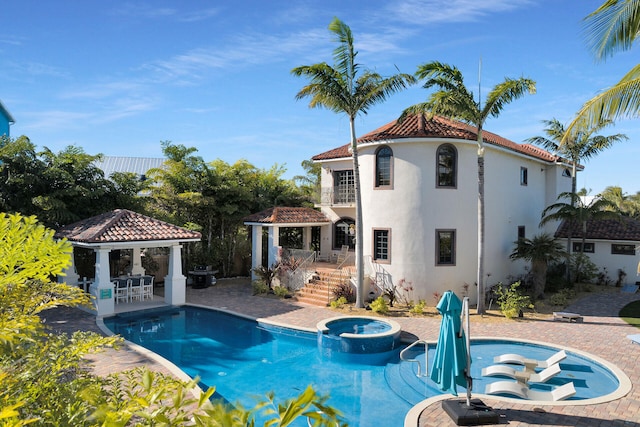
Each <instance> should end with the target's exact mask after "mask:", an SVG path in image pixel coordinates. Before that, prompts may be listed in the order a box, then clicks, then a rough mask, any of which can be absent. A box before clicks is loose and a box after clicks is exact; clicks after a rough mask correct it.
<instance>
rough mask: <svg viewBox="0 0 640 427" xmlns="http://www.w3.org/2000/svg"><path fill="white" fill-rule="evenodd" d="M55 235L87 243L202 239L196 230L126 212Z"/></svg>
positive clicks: (80, 223)
mask: <svg viewBox="0 0 640 427" xmlns="http://www.w3.org/2000/svg"><path fill="white" fill-rule="evenodd" d="M55 236H56V237H57V238H66V239H67V240H70V241H74V242H84V243H116V242H138V241H151V240H193V239H200V238H201V237H202V236H201V234H200V233H198V232H196V231H191V230H187V229H186V228H182V227H178V226H176V225H173V224H169V223H167V222H164V221H160V220H158V219H155V218H151V217H148V216H146V215H142V214H139V213H136V212H132V211H130V210H126V209H116V210H113V211H110V212H105V213H103V214H101V215H97V216H94V217H91V218H87V219H85V220H82V221H78V222H75V223H73V224H69V225H67V226H65V227H62V228H61V229H59V230H58V231H57V232H56V234H55Z"/></svg>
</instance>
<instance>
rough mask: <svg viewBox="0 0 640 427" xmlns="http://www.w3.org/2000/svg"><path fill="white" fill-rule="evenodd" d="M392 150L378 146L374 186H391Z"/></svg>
mask: <svg viewBox="0 0 640 427" xmlns="http://www.w3.org/2000/svg"><path fill="white" fill-rule="evenodd" d="M392 163H393V151H391V148H389V147H386V146H385V147H380V148H378V151H376V181H375V182H376V184H375V185H376V187H391V176H392V166H393V165H392Z"/></svg>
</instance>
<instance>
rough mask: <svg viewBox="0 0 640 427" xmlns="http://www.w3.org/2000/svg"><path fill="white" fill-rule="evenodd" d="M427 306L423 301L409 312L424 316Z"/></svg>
mask: <svg viewBox="0 0 640 427" xmlns="http://www.w3.org/2000/svg"><path fill="white" fill-rule="evenodd" d="M426 305H427V303H426V301H425V300H422V299H421V300H420V301H418V302H417V303H416V304H414V305H413V307H411V309H410V310H409V311H410V312H411V313H413V314H422V313H423V312H424V308H425V307H426Z"/></svg>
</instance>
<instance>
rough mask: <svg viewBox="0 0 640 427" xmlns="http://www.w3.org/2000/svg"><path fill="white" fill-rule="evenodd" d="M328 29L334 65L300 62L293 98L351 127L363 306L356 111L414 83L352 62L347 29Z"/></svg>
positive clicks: (338, 25)
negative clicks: (301, 81)
mask: <svg viewBox="0 0 640 427" xmlns="http://www.w3.org/2000/svg"><path fill="white" fill-rule="evenodd" d="M329 31H331V32H332V33H333V34H334V35H335V41H336V42H338V47H336V48H335V50H334V51H333V60H334V66H333V67H332V66H330V65H328V64H327V63H325V62H321V63H318V64H313V65H303V66H300V67H296V68H294V69H293V70H291V73H292V74H293V75H295V76H302V77H307V78H308V79H309V80H310V81H311V82H310V83H309V84H308V85H307V86H305V87H303V88H302V89H301V90H300V92H298V94H297V95H296V99H302V98H306V97H309V98H311V101H310V102H309V107H310V108H322V107H323V108H327V109H329V110H331V111H333V112H335V113H345V114H346V115H347V116H348V117H349V127H350V130H351V140H350V143H351V157H352V160H353V177H354V190H355V197H356V261H355V262H356V270H357V282H356V287H357V296H356V307H359V308H362V307H364V263H363V247H362V242H363V236H364V234H363V225H362V196H361V192H360V169H359V164H358V145H357V138H356V129H355V119H356V116H357V115H358V114H360V113H364V114H366V113H367V111H368V110H369V108H371V107H372V106H373V105H375V104H377V103H379V102H382V101H384V100H385V99H386V98H387V97H388V96H390V95H392V94H394V93H396V92H398V91H400V90H402V89H404V88H406V87H407V86H409V85H410V84H413V83H414V82H415V78H414V77H413V76H412V75H409V74H396V75H393V76H390V77H382V76H381V75H380V74H378V73H376V72H373V71H368V70H364V71H362V73H361V72H360V71H361V69H360V65H359V64H358V63H357V62H356V56H357V54H358V52H357V51H356V50H355V49H354V43H353V35H352V33H351V29H350V28H349V27H348V26H347V25H346V24H344V23H343V22H342V21H340V20H339V19H338V18H334V19H333V20H332V21H331V23H330V24H329Z"/></svg>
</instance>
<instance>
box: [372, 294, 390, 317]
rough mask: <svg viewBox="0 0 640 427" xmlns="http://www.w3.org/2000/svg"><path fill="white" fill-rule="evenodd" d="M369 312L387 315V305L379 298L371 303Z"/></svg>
mask: <svg viewBox="0 0 640 427" xmlns="http://www.w3.org/2000/svg"><path fill="white" fill-rule="evenodd" d="M371 310H373V311H374V312H375V313H379V314H387V313H388V312H389V305H388V304H387V301H386V300H385V299H384V298H383V297H381V296H380V297H378V298H376V299H375V300H374V301H373V302H372V303H371Z"/></svg>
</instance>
